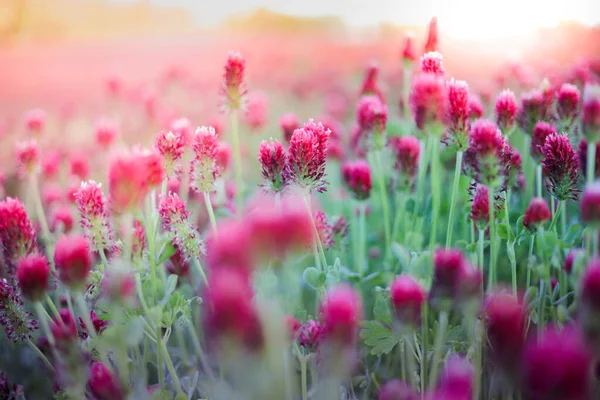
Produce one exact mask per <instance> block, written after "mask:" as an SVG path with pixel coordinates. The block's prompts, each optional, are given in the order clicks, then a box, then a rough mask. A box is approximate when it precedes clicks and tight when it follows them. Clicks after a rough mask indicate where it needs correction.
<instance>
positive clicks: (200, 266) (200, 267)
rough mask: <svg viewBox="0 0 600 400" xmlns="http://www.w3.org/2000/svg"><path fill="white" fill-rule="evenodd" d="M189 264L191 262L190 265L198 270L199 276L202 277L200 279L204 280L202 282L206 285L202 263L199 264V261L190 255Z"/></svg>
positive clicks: (206, 280) (206, 279)
mask: <svg viewBox="0 0 600 400" xmlns="http://www.w3.org/2000/svg"><path fill="white" fill-rule="evenodd" d="M190 264H192V266H194V268H196V269H197V270H198V272H199V273H200V276H201V277H202V280H203V281H204V283H205V284H206V285H208V278H207V277H206V274H205V273H204V269H203V268H202V265H200V261H198V260H197V259H196V258H194V257H192V258H191V259H190Z"/></svg>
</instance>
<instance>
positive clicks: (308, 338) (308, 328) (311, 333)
mask: <svg viewBox="0 0 600 400" xmlns="http://www.w3.org/2000/svg"><path fill="white" fill-rule="evenodd" d="M323 331H324V329H323V325H321V323H320V322H319V321H315V320H314V319H309V320H308V321H306V322H305V323H303V324H302V325H301V326H300V328H299V329H298V344H299V345H300V346H302V347H303V348H305V349H306V350H308V351H309V352H315V351H316V350H317V348H318V347H319V343H320V342H321V339H322V338H323Z"/></svg>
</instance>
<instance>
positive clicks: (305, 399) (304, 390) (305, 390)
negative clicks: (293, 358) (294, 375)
mask: <svg viewBox="0 0 600 400" xmlns="http://www.w3.org/2000/svg"><path fill="white" fill-rule="evenodd" d="M306 364H307V361H306V358H304V357H301V358H300V379H301V384H302V400H308V382H307V379H306V377H307V374H306Z"/></svg>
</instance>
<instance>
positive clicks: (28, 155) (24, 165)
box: [16, 139, 40, 178]
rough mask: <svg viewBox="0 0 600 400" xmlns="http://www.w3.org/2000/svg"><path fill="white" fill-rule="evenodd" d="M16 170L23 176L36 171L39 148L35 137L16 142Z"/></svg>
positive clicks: (38, 162) (38, 160) (38, 161)
mask: <svg viewBox="0 0 600 400" xmlns="http://www.w3.org/2000/svg"><path fill="white" fill-rule="evenodd" d="M16 154H17V170H18V172H19V175H20V176H21V177H23V178H25V177H28V176H31V175H33V174H35V173H37V170H38V167H39V164H40V150H39V148H38V144H37V141H36V140H35V139H31V140H28V141H26V142H17V144H16Z"/></svg>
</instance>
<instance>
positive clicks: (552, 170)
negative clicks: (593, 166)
mask: <svg viewBox="0 0 600 400" xmlns="http://www.w3.org/2000/svg"><path fill="white" fill-rule="evenodd" d="M541 150H542V154H543V156H544V159H543V160H542V165H543V168H544V175H545V176H546V187H547V189H548V191H549V192H550V194H552V196H554V197H555V198H556V199H558V200H567V199H569V198H570V199H573V200H576V199H577V194H578V192H579V191H578V189H577V179H578V177H579V160H578V159H577V154H575V151H574V150H573V147H572V146H571V142H570V141H569V137H568V136H567V134H566V133H563V134H558V133H552V134H550V135H549V136H548V137H547V138H546V142H545V143H544V147H542V149H541Z"/></svg>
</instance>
